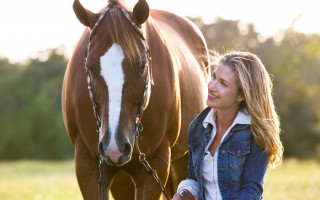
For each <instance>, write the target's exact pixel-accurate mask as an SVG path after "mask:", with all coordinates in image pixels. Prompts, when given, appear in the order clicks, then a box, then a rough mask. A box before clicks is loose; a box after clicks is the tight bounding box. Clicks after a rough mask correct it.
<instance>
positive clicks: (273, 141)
mask: <svg viewBox="0 0 320 200" xmlns="http://www.w3.org/2000/svg"><path fill="white" fill-rule="evenodd" d="M211 53H213V54H212V55H213V56H212V57H211V58H212V61H213V62H212V63H213V64H214V65H217V64H219V63H222V64H224V65H227V66H229V67H231V68H232V69H233V70H234V71H235V73H236V74H237V76H238V79H239V81H238V86H239V88H240V90H241V92H242V93H243V95H244V97H245V101H244V102H243V104H242V105H241V106H242V107H246V109H247V111H248V113H249V115H250V117H251V130H252V134H253V137H254V139H255V141H256V142H257V144H258V145H259V146H260V147H261V148H262V149H264V150H265V151H266V152H268V154H269V156H270V160H269V165H270V167H276V166H277V165H278V164H280V163H281V161H282V157H283V146H282V142H281V140H280V133H281V129H280V121H279V117H278V115H277V113H276V110H275V106H274V102H273V98H272V89H273V84H272V81H271V79H270V76H269V74H268V72H267V70H266V68H265V66H264V65H263V63H262V62H261V60H260V58H258V56H257V55H255V54H253V53H250V52H245V51H229V52H226V53H225V54H224V55H219V53H217V52H211Z"/></svg>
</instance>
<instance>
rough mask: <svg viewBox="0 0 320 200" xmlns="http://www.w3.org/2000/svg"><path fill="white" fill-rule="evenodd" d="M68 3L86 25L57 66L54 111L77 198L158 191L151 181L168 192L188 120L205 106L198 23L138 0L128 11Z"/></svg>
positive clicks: (182, 156) (183, 151)
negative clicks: (70, 155) (70, 150)
mask: <svg viewBox="0 0 320 200" xmlns="http://www.w3.org/2000/svg"><path fill="white" fill-rule="evenodd" d="M73 10H74V12H75V15H76V17H77V18H78V20H79V21H80V22H81V23H82V24H83V25H84V26H85V30H84V32H83V35H82V36H81V38H80V40H79V42H78V43H77V45H76V46H75V49H74V52H73V54H72V56H71V58H70V60H69V63H68V66H67V68H66V71H65V75H64V79H63V86H62V114H63V120H64V124H65V127H66V130H67V133H68V136H69V138H70V140H71V142H72V144H73V145H74V160H75V172H76V176H77V181H78V185H79V188H80V191H81V193H82V196H83V198H84V199H90V200H94V199H99V198H100V197H101V198H107V199H108V198H110V197H109V195H105V194H104V192H106V194H110V191H111V194H112V195H113V198H115V199H136V200H137V199H139V200H140V199H148V200H149V199H161V198H164V195H163V193H162V192H165V191H163V189H161V187H160V186H161V184H160V186H159V182H160V183H162V185H163V186H164V187H165V189H166V191H167V195H168V196H172V195H173V194H174V191H175V189H176V188H177V186H178V184H179V182H180V181H181V180H183V179H185V178H186V177H187V162H188V158H187V156H188V155H187V152H188V144H187V130H188V125H189V123H190V122H191V121H192V119H193V118H194V117H195V116H196V115H197V114H198V113H199V112H200V111H201V110H202V109H204V108H205V99H206V94H207V82H208V79H209V77H210V67H209V62H208V49H207V45H206V42H205V39H204V37H203V35H202V33H201V31H200V30H199V28H198V27H197V26H196V25H195V24H194V23H192V22H191V21H190V20H189V19H187V18H185V17H183V16H178V15H176V14H174V13H170V12H167V11H163V10H155V9H149V5H148V3H147V2H146V0H138V2H137V3H136V4H135V6H134V7H133V9H132V10H131V9H129V8H128V7H127V6H126V5H124V4H123V3H121V2H119V1H117V0H109V2H108V4H107V5H106V6H105V7H104V8H102V10H100V11H99V12H98V13H94V12H92V11H90V10H88V9H86V8H84V7H83V6H82V4H81V3H80V2H79V0H74V2H73ZM141 160H142V161H143V162H147V164H145V163H142V162H141ZM99 166H100V168H99ZM148 166H149V168H148ZM146 169H149V171H146ZM150 171H151V172H156V173H153V174H151V175H152V176H150V173H149V172H150ZM101 174H104V176H103V175H101ZM155 177H157V178H158V181H155V180H154V179H156V178H155ZM101 179H103V180H101ZM104 179H105V182H104V183H105V185H102V189H101V187H100V190H99V187H98V184H97V182H98V180H99V181H100V182H101V181H104ZM156 180H157V179H156ZM100 186H101V185H100ZM124 191H125V192H124ZM169 198H170V197H169Z"/></svg>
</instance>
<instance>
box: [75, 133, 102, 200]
mask: <svg viewBox="0 0 320 200" xmlns="http://www.w3.org/2000/svg"><path fill="white" fill-rule="evenodd" d="M75 163H76V166H75V168H76V174H77V180H78V184H79V187H80V190H81V193H82V196H83V199H84V200H99V187H98V182H97V181H98V179H99V176H100V175H99V165H98V161H97V159H96V158H93V157H92V155H91V154H90V153H89V151H88V150H87V147H86V146H85V145H84V143H83V141H82V140H81V139H80V138H77V140H76V142H75Z"/></svg>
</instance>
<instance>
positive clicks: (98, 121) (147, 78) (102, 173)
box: [84, 7, 169, 200]
mask: <svg viewBox="0 0 320 200" xmlns="http://www.w3.org/2000/svg"><path fill="white" fill-rule="evenodd" d="M118 8H119V10H120V11H121V13H122V14H123V15H124V16H125V17H126V19H127V20H128V21H129V22H130V24H131V25H132V26H133V27H134V29H135V30H136V32H137V33H138V35H139V36H140V38H141V39H142V40H143V42H144V45H145V47H146V54H147V58H148V62H151V60H152V59H151V52H150V50H149V48H148V45H147V43H146V39H145V37H144V35H143V33H142V30H141V29H140V28H139V27H138V26H137V25H136V24H135V23H134V21H133V20H132V19H131V17H130V15H129V13H127V12H126V11H125V10H124V9H123V8H121V7H118ZM108 11H109V7H107V8H106V9H105V11H104V12H103V13H102V14H101V15H100V16H99V18H98V20H97V21H96V23H95V24H94V26H93V28H92V29H91V31H90V36H89V43H88V47H87V49H86V52H85V58H84V59H85V61H86V60H87V54H88V48H89V44H90V42H91V40H92V38H93V36H94V35H95V33H96V30H97V27H98V26H99V24H100V22H101V21H102V20H103V18H104V17H105V15H106V14H107V12H108ZM147 67H148V69H147V74H145V77H144V79H145V87H144V92H143V99H142V101H141V103H140V105H139V107H138V111H137V115H136V118H135V131H136V133H135V136H136V139H135V145H136V147H137V150H138V153H139V161H140V163H141V164H142V165H143V167H144V168H145V170H146V171H147V173H148V175H152V177H153V178H154V179H155V181H156V182H157V184H158V186H159V187H160V188H161V190H162V192H163V193H164V195H165V196H166V198H167V199H169V197H168V194H167V193H166V191H165V188H164V186H163V183H162V181H161V180H160V178H159V177H158V175H157V172H156V171H155V170H154V169H153V168H152V167H151V166H150V164H149V163H148V161H147V160H146V159H145V154H144V153H142V152H141V151H140V148H139V144H138V139H139V137H140V135H139V133H140V132H141V131H142V130H143V126H142V123H141V118H142V114H143V110H145V109H146V107H147V104H148V98H149V97H150V92H149V93H148V90H149V89H151V88H149V87H150V81H151V83H152V84H153V80H152V70H151V65H150V63H149V65H147ZM86 73H87V86H88V91H89V97H90V99H91V102H92V106H93V112H94V116H95V118H96V132H97V133H98V134H99V132H100V129H101V117H100V110H99V107H98V106H97V103H96V101H95V98H94V95H93V89H92V84H91V79H92V72H91V71H90V70H89V69H88V67H87V66H86ZM150 79H151V80H150ZM99 170H100V179H99V181H98V183H99V190H100V198H101V200H104V199H105V196H106V194H105V187H106V169H105V167H104V160H103V158H102V156H100V163H99Z"/></svg>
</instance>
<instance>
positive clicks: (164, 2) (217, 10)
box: [0, 0, 320, 62]
mask: <svg viewBox="0 0 320 200" xmlns="http://www.w3.org/2000/svg"><path fill="white" fill-rule="evenodd" d="M136 1H137V0H127V4H128V5H129V6H131V7H133V6H134V4H135V2H136ZM80 2H81V3H82V5H84V6H85V7H86V8H87V9H89V10H91V11H93V12H97V11H98V10H100V9H101V8H102V7H103V6H105V5H106V4H107V0H80ZM147 2H148V3H149V6H150V8H151V9H152V8H155V9H164V10H168V11H171V12H174V13H176V14H179V15H183V16H192V17H195V16H199V17H203V19H204V21H205V22H208V23H213V22H214V20H215V19H216V18H217V17H221V18H223V19H227V20H239V21H242V22H245V23H252V24H254V25H255V27H256V31H257V32H258V33H260V34H261V35H262V36H266V37H269V36H277V35H279V34H281V32H282V31H283V30H285V29H287V28H289V27H293V28H294V30H296V31H298V32H303V33H307V34H309V33H317V34H320V26H319V25H318V24H319V22H318V20H319V19H320V7H319V6H316V5H315V4H316V3H317V0H291V1H284V0H267V1H261V0H260V1H259V0H241V1H237V0H147ZM72 3H73V0H10V1H1V2H0V25H1V29H0V30H1V31H0V57H7V58H9V60H10V61H11V62H24V61H25V60H26V59H27V58H35V57H37V56H39V52H41V51H45V50H46V49H55V48H57V47H59V46H61V45H63V46H65V48H66V50H67V52H68V54H69V55H70V54H71V52H72V50H73V48H74V46H75V45H76V43H77V41H78V40H79V38H80V36H81V34H82V32H83V30H84V29H85V27H84V26H83V25H82V24H81V23H80V22H79V21H78V19H77V18H76V17H75V14H74V12H73V10H72ZM293 22H294V23H293ZM292 24H293V26H292Z"/></svg>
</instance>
